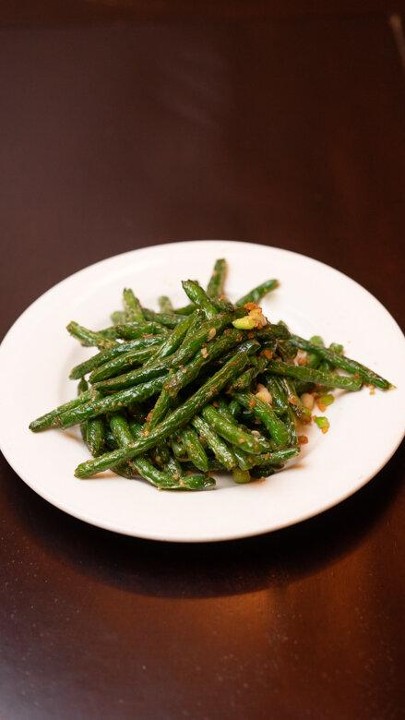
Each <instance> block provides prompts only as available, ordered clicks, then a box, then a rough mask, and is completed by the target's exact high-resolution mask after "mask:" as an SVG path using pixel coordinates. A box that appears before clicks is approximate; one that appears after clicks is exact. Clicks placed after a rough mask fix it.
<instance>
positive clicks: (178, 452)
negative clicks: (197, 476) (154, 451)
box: [159, 435, 187, 462]
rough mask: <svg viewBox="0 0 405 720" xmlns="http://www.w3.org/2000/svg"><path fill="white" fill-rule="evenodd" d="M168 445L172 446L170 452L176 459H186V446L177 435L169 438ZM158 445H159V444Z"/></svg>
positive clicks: (181, 460)
mask: <svg viewBox="0 0 405 720" xmlns="http://www.w3.org/2000/svg"><path fill="white" fill-rule="evenodd" d="M169 441H170V446H171V448H172V452H173V455H174V457H175V458H176V460H179V461H180V462H185V461H186V460H187V452H186V448H185V447H184V443H183V442H182V440H181V438H180V436H179V435H173V437H171V438H169ZM159 447H160V445H159Z"/></svg>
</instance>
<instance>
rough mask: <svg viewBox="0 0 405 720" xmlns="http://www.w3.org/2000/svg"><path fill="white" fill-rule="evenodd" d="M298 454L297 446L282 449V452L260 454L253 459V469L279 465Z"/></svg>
mask: <svg viewBox="0 0 405 720" xmlns="http://www.w3.org/2000/svg"><path fill="white" fill-rule="evenodd" d="M299 452H300V448H299V447H297V446H294V447H289V448H283V449H282V450H274V451H273V452H269V453H262V454H261V455H257V456H256V457H255V467H265V466H267V465H279V464H281V463H285V462H287V461H288V460H292V458H294V457H296V456H297V455H298V454H299Z"/></svg>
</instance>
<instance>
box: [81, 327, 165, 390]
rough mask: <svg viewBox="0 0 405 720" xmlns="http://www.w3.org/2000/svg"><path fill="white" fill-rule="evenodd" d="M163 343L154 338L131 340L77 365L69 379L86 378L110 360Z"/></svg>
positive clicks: (159, 339)
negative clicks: (85, 376)
mask: <svg viewBox="0 0 405 720" xmlns="http://www.w3.org/2000/svg"><path fill="white" fill-rule="evenodd" d="M161 342H162V341H161V338H160V337H152V338H139V339H137V340H131V341H130V342H126V343H119V344H117V345H115V347H113V348H111V349H110V350H102V351H101V352H99V353H97V355H93V356H92V357H91V358H89V359H88V360H85V361H84V362H82V363H80V364H79V365H76V366H75V367H74V368H72V370H71V371H70V375H69V377H70V379H71V380H78V379H79V378H81V377H84V375H87V373H89V372H91V371H92V370H95V369H96V368H98V367H100V365H104V363H106V362H108V361H109V360H113V359H114V358H116V357H118V355H124V354H125V353H128V352H130V351H131V350H143V349H145V348H147V347H149V348H150V347H152V346H153V345H158V344H159V345H160V343H161Z"/></svg>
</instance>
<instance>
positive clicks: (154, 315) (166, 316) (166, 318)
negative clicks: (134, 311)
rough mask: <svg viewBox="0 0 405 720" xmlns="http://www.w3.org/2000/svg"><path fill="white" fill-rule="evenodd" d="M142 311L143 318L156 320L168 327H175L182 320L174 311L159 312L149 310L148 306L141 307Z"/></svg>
mask: <svg viewBox="0 0 405 720" xmlns="http://www.w3.org/2000/svg"><path fill="white" fill-rule="evenodd" d="M142 311H143V314H144V316H145V320H150V321H151V322H157V323H159V324H160V325H164V326H165V327H168V328H175V327H176V325H178V324H179V322H181V320H182V318H181V317H179V316H178V315H176V314H175V313H159V312H155V311H154V310H150V309H149V308H142Z"/></svg>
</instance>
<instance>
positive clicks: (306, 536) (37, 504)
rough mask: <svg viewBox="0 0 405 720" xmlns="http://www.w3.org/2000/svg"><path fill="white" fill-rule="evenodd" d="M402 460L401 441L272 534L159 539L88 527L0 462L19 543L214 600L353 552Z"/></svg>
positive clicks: (145, 587)
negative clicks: (318, 507) (331, 501)
mask: <svg viewBox="0 0 405 720" xmlns="http://www.w3.org/2000/svg"><path fill="white" fill-rule="evenodd" d="M404 460H405V442H403V443H402V445H401V446H400V448H399V449H398V450H397V452H396V453H395V455H394V456H393V458H391V460H390V461H389V463H388V464H387V465H386V466H385V468H383V470H381V472H380V473H378V475H377V476H376V477H375V478H374V479H373V480H372V481H371V482H369V483H368V484H367V485H366V486H365V487H364V488H362V489H361V490H359V491H358V492H357V493H356V494H355V495H354V496H352V497H350V498H348V499H347V500H345V501H344V502H342V503H340V504H339V505H338V506H336V507H334V508H332V509H331V510H328V511H326V512H324V513H322V514H321V515H319V516H317V517H315V518H312V519H310V520H307V521H305V522H302V523H300V524H298V525H295V526H292V527H290V528H285V529H283V530H279V531H276V532H273V533H268V534H266V535H262V536H258V537H254V538H245V539H242V540H232V541H226V542H216V543H192V544H188V543H163V542H156V541H151V540H142V539H137V538H132V537H127V536H122V535H117V534H116V533H112V532H108V531H106V530H101V529H99V528H96V527H93V526H91V525H87V524H86V523H84V522H81V521H80V520H76V519H75V518H72V517H70V516H69V515H67V514H65V513H63V512H61V511H60V510H57V509H56V508H54V507H52V506H51V505H50V504H49V503H47V502H46V501H45V500H43V499H42V498H40V497H39V496H37V495H36V494H35V493H34V492H33V491H32V490H31V489H30V488H28V487H27V486H26V485H25V484H24V483H23V482H22V481H21V480H20V479H19V478H18V477H17V476H16V475H15V473H14V472H13V471H12V469H11V468H10V467H9V466H8V465H7V464H6V463H5V461H4V460H3V464H4V469H5V476H6V482H5V485H4V490H3V492H5V494H6V498H7V501H8V503H9V507H8V512H9V513H10V515H11V516H12V521H14V522H15V523H17V524H18V525H19V526H20V533H21V534H22V536H24V544H25V545H26V543H27V541H28V542H29V543H32V544H33V545H34V546H36V550H35V552H38V551H39V552H40V553H45V554H46V555H49V554H51V555H52V560H54V561H55V562H56V563H57V562H58V561H60V562H61V563H63V564H64V565H65V566H66V567H65V569H66V570H67V569H68V568H69V569H70V571H71V572H74V573H79V574H86V575H88V576H89V579H90V580H91V581H92V582H93V583H101V584H108V585H112V586H115V587H117V588H120V589H121V590H124V591H127V592H132V593H139V594H143V595H148V596H155V597H172V598H187V597H190V598H198V597H215V596H224V595H234V594H235V595H238V594H244V593H248V592H254V591H257V590H261V589H264V588H267V587H271V586H273V587H274V586H276V587H277V586H279V587H280V586H283V585H285V584H287V585H288V584H290V583H291V582H294V581H295V580H297V579H299V578H301V577H305V576H308V575H311V574H313V573H316V572H319V571H320V570H321V569H322V568H323V567H325V566H326V565H328V564H330V563H335V562H337V561H338V560H340V559H341V558H343V557H344V556H345V555H347V554H349V553H351V552H352V551H353V550H354V549H355V548H356V547H357V546H358V545H359V544H360V543H361V542H362V541H363V540H364V539H365V538H366V536H367V535H368V534H370V533H371V532H372V531H373V529H374V528H375V526H377V524H378V523H379V522H381V521H382V519H383V517H384V515H385V514H386V513H387V512H388V510H389V508H390V506H391V505H392V503H393V502H394V501H395V497H396V496H397V494H398V492H399V490H400V483H401V478H402V468H403V467H404ZM17 535H18V534H17ZM14 537H16V535H14Z"/></svg>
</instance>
